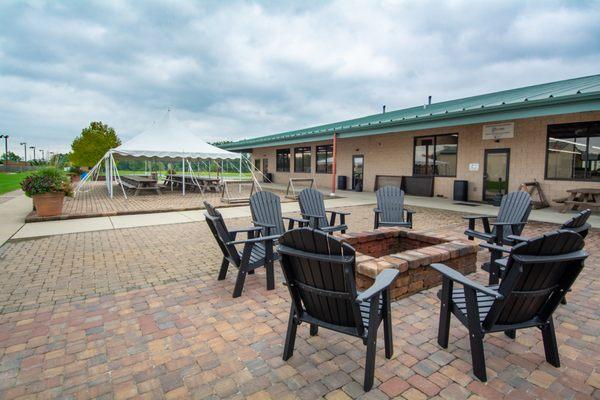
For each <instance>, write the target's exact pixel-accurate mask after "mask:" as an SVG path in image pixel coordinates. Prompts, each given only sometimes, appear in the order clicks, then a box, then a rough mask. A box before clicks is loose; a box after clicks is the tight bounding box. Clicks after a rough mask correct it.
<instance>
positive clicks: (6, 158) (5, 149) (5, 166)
mask: <svg viewBox="0 0 600 400" xmlns="http://www.w3.org/2000/svg"><path fill="white" fill-rule="evenodd" d="M0 139H4V169H5V170H8V135H0Z"/></svg>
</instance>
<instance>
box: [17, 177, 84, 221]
mask: <svg viewBox="0 0 600 400" xmlns="http://www.w3.org/2000/svg"><path fill="white" fill-rule="evenodd" d="M21 188H22V189H23V191H24V192H25V194H26V195H27V196H28V197H31V198H32V199H33V205H34V207H35V210H36V211H37V215H38V216H39V217H51V216H55V215H60V214H61V213H62V205H63V200H64V199H65V196H72V195H73V188H72V187H71V182H70V180H69V178H68V177H67V174H65V172H64V171H62V170H60V169H58V168H55V167H46V168H42V169H39V170H37V171H35V172H34V173H33V174H31V175H29V176H27V177H26V178H25V179H23V181H21Z"/></svg>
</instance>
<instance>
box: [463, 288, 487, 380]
mask: <svg viewBox="0 0 600 400" xmlns="http://www.w3.org/2000/svg"><path fill="white" fill-rule="evenodd" d="M464 291H465V300H466V303H467V322H468V327H467V328H468V329H469V342H470V344H471V359H472V361H473V374H475V376H476V377H477V378H479V380H481V381H482V382H486V381H487V374H486V371H485V353H484V351H483V333H482V332H481V323H480V322H479V306H478V304H477V293H476V292H475V290H474V289H471V288H466V287H465V288H464Z"/></svg>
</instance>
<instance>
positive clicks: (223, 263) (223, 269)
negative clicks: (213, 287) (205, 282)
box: [217, 257, 229, 281]
mask: <svg viewBox="0 0 600 400" xmlns="http://www.w3.org/2000/svg"><path fill="white" fill-rule="evenodd" d="M228 266H229V260H227V259H226V258H225V257H223V261H221V269H219V277H218V278H217V279H218V280H220V281H222V280H223V279H225V277H226V276H227V267H228Z"/></svg>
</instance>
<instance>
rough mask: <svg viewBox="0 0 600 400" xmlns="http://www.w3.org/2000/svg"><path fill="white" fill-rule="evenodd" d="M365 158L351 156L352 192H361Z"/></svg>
mask: <svg viewBox="0 0 600 400" xmlns="http://www.w3.org/2000/svg"><path fill="white" fill-rule="evenodd" d="M364 164H365V156H363V155H362V154H360V155H356V156H352V190H356V191H357V192H362V190H363V175H364V172H365V171H364Z"/></svg>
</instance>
